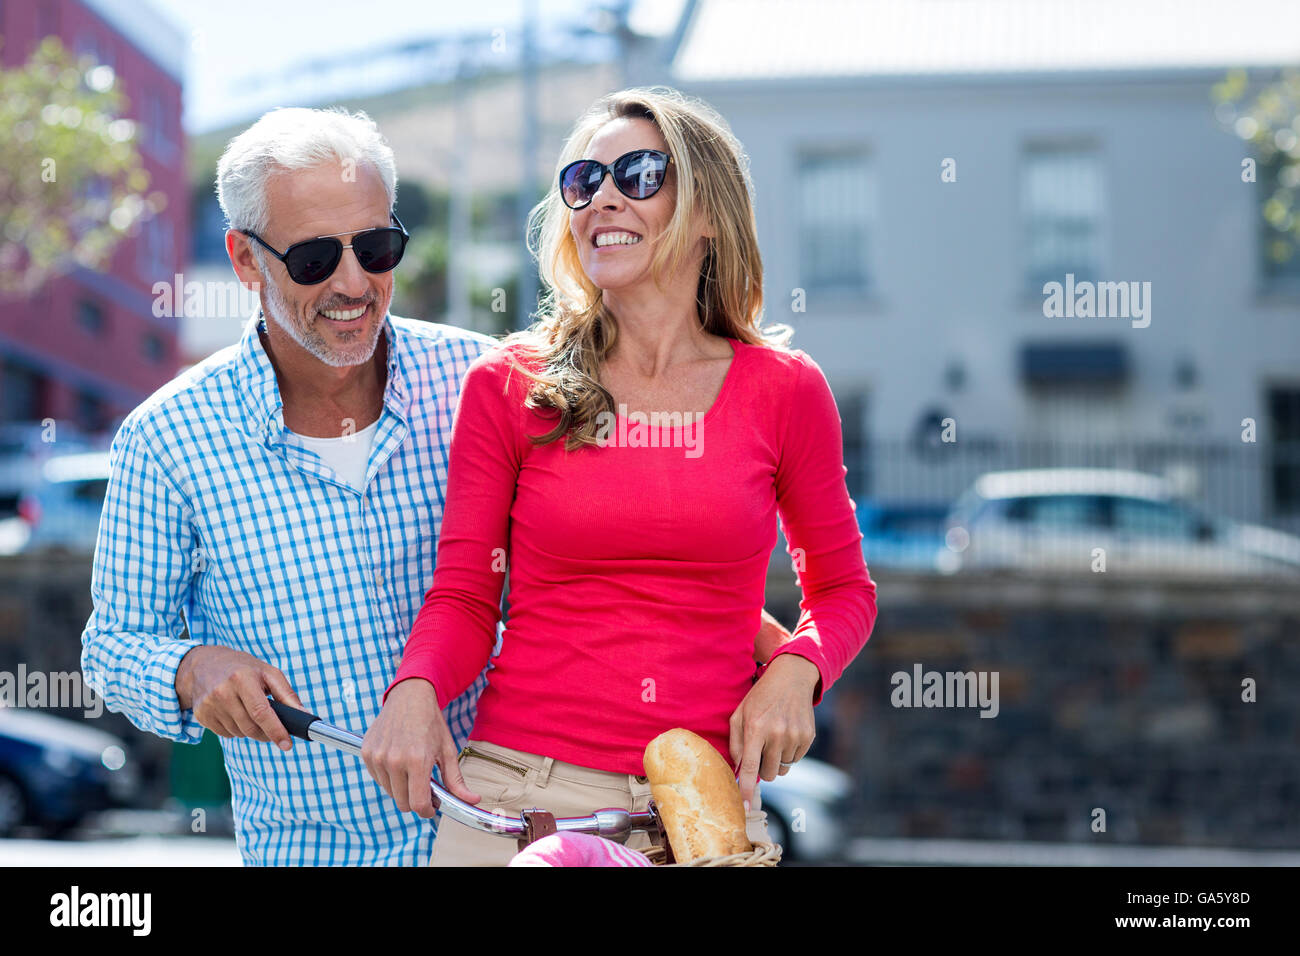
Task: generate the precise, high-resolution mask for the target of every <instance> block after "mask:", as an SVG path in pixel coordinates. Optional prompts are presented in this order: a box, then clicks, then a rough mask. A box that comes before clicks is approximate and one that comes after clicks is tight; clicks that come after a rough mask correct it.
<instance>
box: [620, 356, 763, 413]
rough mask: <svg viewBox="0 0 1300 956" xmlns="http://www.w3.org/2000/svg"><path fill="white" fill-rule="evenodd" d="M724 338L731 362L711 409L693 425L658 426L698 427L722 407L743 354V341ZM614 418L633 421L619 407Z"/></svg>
mask: <svg viewBox="0 0 1300 956" xmlns="http://www.w3.org/2000/svg"><path fill="white" fill-rule="evenodd" d="M724 338H726V340H727V344H729V345H730V346H731V364H730V365H728V366H727V374H726V375H725V376H723V378H722V387H721V388H720V389H718V394H717V397H716V398H714V399H713V404H712V405H710V406H709V410H708V411H706V412H705V413H704V417H703V418H700V419H699V420H698V421H696V422H695V423H694V424H692V425H690V426H687V425H684V424H683V425H661V426H658V427H660V428H671V429H673V430H679V429H682V428H687V427H690V428H697V427H699V426H700V425H703V424H705V423H706V422H707V421H708V420H709V419H710V418H712V417H713V414H714V412H716V411H717V410H718V409H720V408H721V407H722V403H723V401H724V400H725V399H726V397H727V395H728V393H729V392H730V391H731V384H732V380H733V379H735V377H736V376H735V372H736V365H737V363H738V362H739V361H740V355H741V348H740V345H741V343H740V342H739V341H737V340H736V339H733V338H731V337H730V336H724ZM641 414H643V415H645V416H646V417H647V418H649V417H650V416H651V415H653V414H655V413H654V412H642V413H641ZM658 414H660V415H663V414H664V413H663V412H659V413H658ZM670 414H671V413H670ZM614 420H615V421H623V422H629V424H631V422H630V420H629V419H628V417H627V416H626V415H623V414H620V413H619V411H618V410H617V409H615V410H614Z"/></svg>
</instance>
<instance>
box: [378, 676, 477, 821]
mask: <svg viewBox="0 0 1300 956" xmlns="http://www.w3.org/2000/svg"><path fill="white" fill-rule="evenodd" d="M458 756H459V755H458V754H457V753H456V744H455V741H453V740H452V738H451V730H449V729H448V727H447V721H446V720H445V719H444V718H443V716H442V708H441V707H439V706H438V693H437V691H435V690H434V689H433V685H432V684H430V683H429V682H428V681H427V680H422V679H420V678H418V677H413V678H411V679H410V680H404V681H402V682H401V683H400V684H398V685H397V686H396V687H394V688H393V689H392V690H391V691H389V692H388V700H386V701H385V702H384V709H383V710H381V711H380V712H379V717H378V718H376V720H375V722H374V723H373V724H371V725H370V729H369V730H368V731H366V738H365V740H364V741H363V742H362V744H361V759H362V760H364V761H365V762H366V769H367V770H369V771H370V776H372V777H374V778H375V782H376V783H378V784H379V785H380V786H381V787H383V788H384V790H385V791H387V792H388V794H389V795H390V796H391V797H392V798H393V799H394V800H396V801H397V808H398V809H399V810H401V811H402V812H403V813H412V812H414V813H418V814H419V815H420V816H422V817H426V818H427V817H432V816H433V815H434V812H435V811H436V810H437V808H436V807H435V806H434V805H433V793H432V791H431V790H430V789H429V777H430V776H431V775H432V774H433V767H434V764H437V765H438V767H439V768H441V770H442V782H443V785H444V786H445V787H446V788H447V790H449V791H450V792H451V793H452V794H454V795H455V796H457V797H460V799H462V800H464V801H465V802H466V803H478V802H479V801H480V800H481V799H483V798H482V797H480V796H479V795H478V794H477V793H475V792H474V791H473V790H470V789H469V787H467V786H466V785H465V779H464V778H463V777H462V776H461V775H460V765H459V764H458V763H457V762H456V758H457V757H458Z"/></svg>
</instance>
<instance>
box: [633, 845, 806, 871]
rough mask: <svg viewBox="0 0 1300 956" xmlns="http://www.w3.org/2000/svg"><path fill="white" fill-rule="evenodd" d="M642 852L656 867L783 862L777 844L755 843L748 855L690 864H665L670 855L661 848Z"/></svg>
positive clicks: (774, 863) (733, 855) (704, 860)
mask: <svg viewBox="0 0 1300 956" xmlns="http://www.w3.org/2000/svg"><path fill="white" fill-rule="evenodd" d="M641 852H642V853H644V854H645V855H646V857H647V858H649V860H650V862H651V863H653V864H654V865H655V866H776V865H777V864H778V863H780V862H781V846H780V844H777V843H755V844H754V849H752V850H750V851H749V852H748V853H732V854H731V855H730V856H709V857H704V858H703V859H699V860H692V861H691V862H689V863H665V862H664V860H665V859H667V857H668V853H667V852H666V851H665V850H664V848H663V847H661V846H652V847H647V848H646V849H644V850H642V851H641Z"/></svg>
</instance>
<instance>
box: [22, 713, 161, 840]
mask: <svg viewBox="0 0 1300 956" xmlns="http://www.w3.org/2000/svg"><path fill="white" fill-rule="evenodd" d="M137 782H138V781H137V774H136V772H135V768H134V767H133V766H132V764H131V762H130V759H129V757H128V756H127V753H126V747H125V744H124V743H123V741H122V740H121V739H120V738H118V737H115V736H113V735H112V734H108V733H104V732H103V731H100V730H95V729H93V728H91V727H86V726H84V725H82V724H79V723H76V722H75V721H71V720H63V719H62V718H58V717H51V716H49V715H47V714H42V713H38V712H36V711H32V710H27V709H23V708H14V707H5V706H0V836H11V835H13V834H14V832H15V831H17V830H18V828H19V827H23V826H31V827H36V828H38V829H40V830H41V831H43V832H44V833H46V834H49V835H57V834H60V833H63V832H66V831H67V830H70V829H72V828H73V827H75V826H76V825H77V824H78V823H80V822H81V821H82V820H83V819H84V818H85V817H86V816H87V815H88V814H91V813H95V812H98V811H101V810H108V809H112V808H114V807H119V806H124V805H125V804H126V802H127V801H128V800H129V799H130V798H131V797H132V796H133V795H134V794H135V792H136V786H137Z"/></svg>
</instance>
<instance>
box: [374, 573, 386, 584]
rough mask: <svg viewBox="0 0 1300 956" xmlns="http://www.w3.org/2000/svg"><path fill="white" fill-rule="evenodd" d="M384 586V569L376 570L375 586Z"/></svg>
mask: <svg viewBox="0 0 1300 956" xmlns="http://www.w3.org/2000/svg"><path fill="white" fill-rule="evenodd" d="M383 586H384V572H383V571H376V572H375V587H377V588H382V587H383Z"/></svg>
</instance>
